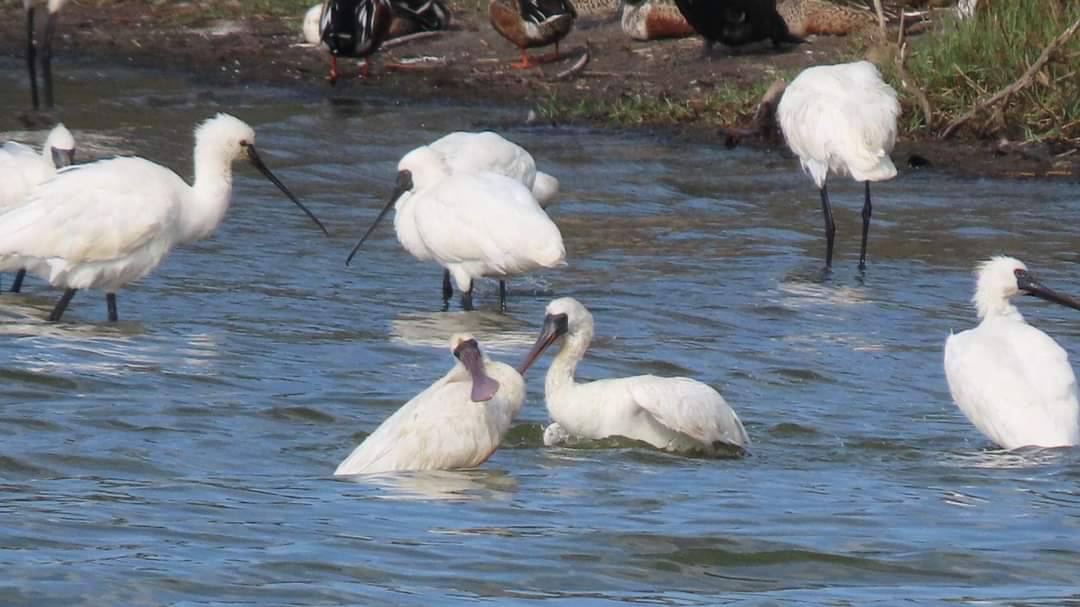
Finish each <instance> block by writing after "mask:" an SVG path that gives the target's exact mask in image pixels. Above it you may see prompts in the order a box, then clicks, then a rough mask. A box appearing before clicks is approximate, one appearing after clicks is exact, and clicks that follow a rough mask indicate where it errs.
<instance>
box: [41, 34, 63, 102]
mask: <svg viewBox="0 0 1080 607" xmlns="http://www.w3.org/2000/svg"><path fill="white" fill-rule="evenodd" d="M58 14H59V13H49V16H48V17H46V18H45V35H44V36H43V37H42V40H41V81H42V84H43V85H44V88H45V107H47V108H50V109H51V108H52V107H53V81H52V42H53V34H55V33H56V18H57V15H58Z"/></svg>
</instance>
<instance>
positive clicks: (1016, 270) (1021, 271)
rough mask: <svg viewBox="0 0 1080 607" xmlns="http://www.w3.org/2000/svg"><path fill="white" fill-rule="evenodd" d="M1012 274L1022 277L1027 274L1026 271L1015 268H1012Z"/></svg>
mask: <svg viewBox="0 0 1080 607" xmlns="http://www.w3.org/2000/svg"><path fill="white" fill-rule="evenodd" d="M1013 276H1016V277H1017V278H1024V277H1025V276H1027V271H1025V270H1022V269H1020V268H1016V269H1015V270H1013Z"/></svg>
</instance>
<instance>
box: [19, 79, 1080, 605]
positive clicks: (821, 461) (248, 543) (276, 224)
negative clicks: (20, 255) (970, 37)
mask: <svg viewBox="0 0 1080 607" xmlns="http://www.w3.org/2000/svg"><path fill="white" fill-rule="evenodd" d="M0 65H2V66H3V67H4V69H3V70H0V107H3V108H4V110H5V113H6V114H8V115H10V114H13V113H15V112H17V111H21V110H22V109H23V106H24V104H25V103H26V100H25V99H24V97H26V96H27V95H26V94H25V85H24V83H23V82H22V81H21V80H18V79H17V78H18V75H19V74H20V73H21V72H20V71H19V68H20V66H19V64H17V63H15V62H13V61H10V60H8V61H7V62H6V63H0ZM63 67H64V69H63V70H62V73H58V76H60V77H61V78H62V79H63V81H62V82H61V83H60V84H59V85H58V93H57V94H58V98H59V99H60V100H61V101H62V102H63V104H64V119H65V121H66V122H67V124H68V125H69V126H70V127H72V128H73V130H74V131H75V134H76V138H77V139H78V141H79V142H80V154H83V155H82V159H83V160H85V159H86V157H87V156H88V155H94V154H101V153H106V152H115V151H121V152H125V153H128V152H130V153H136V154H140V155H143V156H147V157H149V158H152V159H155V160H158V161H161V162H164V163H165V164H168V165H170V166H172V167H174V168H175V169H177V170H178V172H180V173H181V174H182V175H188V174H189V173H190V165H191V162H190V146H191V135H190V129H191V126H192V125H193V124H194V123H195V122H196V121H198V120H201V119H204V118H206V117H208V116H210V115H212V114H213V113H214V112H217V111H226V110H227V111H229V112H233V113H235V114H237V115H239V116H240V117H242V118H244V119H245V120H247V121H248V122H250V123H251V124H252V125H253V126H255V128H256V130H257V131H258V133H259V139H258V144H259V147H260V149H261V153H262V156H263V158H264V160H265V161H266V162H267V164H268V165H269V166H270V167H271V168H272V169H274V170H275V172H276V173H277V174H278V176H279V177H281V179H282V180H283V181H284V182H285V183H286V184H288V185H289V186H290V188H291V189H292V190H293V191H294V192H295V193H296V194H297V195H299V197H300V198H301V199H302V200H303V201H304V202H305V203H306V204H308V206H309V207H310V208H312V210H313V211H314V212H315V213H316V214H318V215H319V216H320V218H321V219H322V220H323V221H324V222H325V223H326V224H327V225H328V227H329V228H330V230H331V232H332V234H333V237H332V238H331V239H330V240H327V239H325V238H323V237H322V236H321V235H320V234H319V233H318V232H317V231H316V230H315V229H314V228H313V227H312V226H311V225H310V224H309V223H308V220H307V219H306V218H305V217H304V216H303V215H302V214H301V213H300V212H299V211H298V210H297V209H295V208H294V207H293V206H292V205H291V204H289V203H288V201H287V200H285V199H284V198H283V197H282V196H281V195H280V194H279V193H278V192H276V190H275V189H274V188H273V187H272V186H271V185H269V184H268V183H266V182H264V181H263V180H262V179H261V178H260V177H259V176H258V175H257V174H256V173H255V172H254V171H252V170H251V169H249V168H246V167H243V166H240V165H238V168H237V177H236V191H235V196H234V206H233V208H232V209H231V210H230V211H229V215H228V217H227V218H226V221H225V222H224V224H223V225H222V226H221V227H220V229H219V230H218V231H217V232H216V233H215V234H214V236H213V237H211V238H210V239H208V240H205V241H203V242H200V243H198V244H196V245H194V246H190V247H187V248H183V249H179V250H177V251H175V252H173V254H172V255H170V256H169V257H168V258H167V260H166V261H165V263H163V264H162V266H161V267H160V268H159V269H158V270H157V271H156V272H155V273H154V274H152V275H151V276H150V277H148V278H147V279H145V280H144V281H142V282H141V283H140V284H138V285H136V286H134V287H132V288H130V289H128V290H125V291H122V292H121V293H120V295H119V303H120V316H121V322H120V323H118V324H115V325H110V324H108V323H104V322H103V319H104V318H105V305H104V301H103V299H104V298H103V297H101V295H100V294H98V293H80V294H79V295H78V296H77V297H76V298H75V300H74V301H73V303H72V305H71V307H70V308H69V309H68V312H67V315H66V317H65V319H66V320H67V321H69V322H66V323H63V324H59V325H48V324H46V323H44V322H42V319H43V318H44V317H45V316H46V315H47V312H48V310H49V308H50V307H51V306H52V304H53V301H54V300H55V298H56V296H57V295H58V293H57V292H56V291H54V290H51V289H47V288H46V287H45V286H44V285H43V284H42V283H41V282H40V281H38V280H30V279H28V281H27V287H26V288H25V291H26V294H25V295H24V296H18V297H13V296H9V295H7V294H5V295H3V296H0V333H3V334H4V337H3V338H2V339H0V435H2V436H3V437H4V438H3V440H2V441H0V512H2V513H3V516H2V517H0V567H2V568H3V570H4V572H5V575H4V576H3V577H2V578H0V596H3V597H4V599H3V601H2V602H3V604H5V605H157V604H175V605H226V604H228V605H255V604H257V605H328V604H364V605H404V604H410V605H430V604H433V603H436V602H439V603H442V602H449V601H453V602H473V601H486V602H494V603H497V604H526V603H528V604H533V603H535V602H537V601H545V602H548V603H551V604H564V605H571V604H572V605H605V604H615V603H645V604H663V605H714V604H720V603H724V604H730V603H739V604H754V605H756V604H778V603H780V602H784V603H787V602H793V603H800V604H808V605H826V604H827V605H846V604H852V605H866V604H874V603H881V604H894V603H900V602H908V603H911V604H927V603H932V602H943V601H949V602H959V603H975V602H978V603H983V604H986V603H989V604H1006V603H1011V602H1014V601H1024V602H1025V604H1060V603H1061V602H1063V601H1066V600H1070V601H1080V591H1078V590H1077V585H1076V572H1077V570H1078V567H1080V545H1078V544H1077V537H1078V533H1080V492H1078V487H1080V455H1078V454H1077V452H1076V451H1074V450H1050V451H1029V452H1019V453H1003V452H999V451H994V450H991V446H990V445H989V444H988V443H987V442H986V441H985V440H984V439H983V438H982V437H981V436H980V435H979V434H978V433H977V432H976V431H975V430H974V429H973V428H972V427H971V426H970V425H969V424H968V422H967V421H966V420H965V419H964V418H963V417H962V415H961V414H960V413H959V411H958V410H957V409H956V408H955V406H954V405H953V404H952V403H951V401H950V398H949V395H948V391H947V388H946V384H945V379H944V376H943V372H942V366H941V357H942V345H943V341H944V338H945V336H946V335H948V333H949V331H953V330H961V329H964V328H967V327H969V326H971V325H972V324H973V322H974V313H973V311H972V310H971V309H970V307H969V304H968V301H967V300H968V299H969V297H970V294H971V288H972V279H971V275H970V271H971V268H972V266H973V264H974V263H975V262H976V261H977V260H979V259H981V258H984V257H986V256H988V255H990V254H994V253H1001V252H1009V253H1012V254H1015V255H1017V256H1020V257H1021V258H1022V259H1024V260H1026V261H1027V262H1028V264H1029V265H1030V266H1031V267H1032V269H1033V270H1035V271H1037V272H1038V273H1039V274H1041V276H1042V277H1043V279H1044V281H1045V282H1046V283H1047V284H1049V285H1056V286H1058V287H1060V288H1061V290H1063V291H1067V292H1069V291H1071V292H1073V293H1077V292H1080V272H1078V270H1077V268H1078V267H1080V266H1078V265H1077V262H1078V261H1080V253H1078V247H1077V237H1076V232H1075V229H1076V228H1075V226H1076V225H1078V224H1080V201H1078V194H1077V186H1076V184H1075V183H1073V184H1068V183H1062V182H1039V181H1019V180H989V179H986V180H962V179H956V178H952V177H948V176H945V175H942V174H940V173H934V172H929V173H913V172H904V173H903V174H902V175H901V176H900V178H898V179H896V180H894V181H892V182H889V183H885V184H881V185H879V186H875V189H874V192H875V195H876V197H875V199H876V200H877V201H878V203H877V204H876V205H875V216H874V220H873V226H872V232H871V236H870V267H869V269H868V270H867V272H866V274H865V276H861V275H860V274H859V273H858V271H857V269H856V262H857V256H858V231H859V221H860V219H859V209H860V208H861V190H860V189H859V188H858V187H857V186H855V185H854V184H851V183H848V182H845V181H837V182H836V184H835V186H833V187H832V188H831V190H832V193H833V199H834V204H835V206H836V214H837V221H838V224H839V226H838V237H837V259H836V261H835V268H836V270H835V273H834V274H833V275H832V276H831V277H830V278H828V279H827V280H824V281H822V280H820V276H819V269H820V267H821V265H822V257H823V254H824V235H823V230H822V227H821V214H820V209H819V206H818V198H817V193H816V191H815V190H814V188H813V186H812V184H811V182H810V180H809V179H807V178H806V177H805V176H803V175H800V174H799V171H798V170H797V166H796V164H797V163H796V161H794V160H792V159H790V158H785V157H782V156H780V155H779V154H776V153H767V152H761V151H754V150H748V149H737V150H725V149H723V148H722V146H719V145H717V146H703V145H691V144H684V143H673V142H665V141H661V140H657V139H655V138H651V137H648V136H643V135H633V134H630V135H628V134H624V133H618V132H607V131H594V130H588V129H577V128H575V129H571V128H541V127H527V128H526V127H516V128H509V129H503V130H504V131H505V133H506V134H508V135H509V136H510V137H511V138H513V139H514V140H516V141H518V142H520V143H522V144H523V145H525V146H526V147H528V148H529V149H530V150H531V151H532V152H533V154H534V155H535V156H536V157H537V158H538V161H539V162H540V164H541V165H542V168H543V169H544V170H547V171H549V172H551V173H553V174H555V175H557V176H558V177H559V178H560V179H561V180H562V183H563V196H562V203H561V204H559V205H558V206H556V207H554V208H553V209H552V211H551V214H552V216H553V218H554V220H555V221H556V223H558V225H559V226H560V228H561V229H562V232H563V235H564V238H565V240H566V243H567V250H568V260H569V265H568V266H567V267H566V268H564V269H561V270H557V271H550V272H544V273H540V274H537V275H534V276H530V277H527V278H524V279H521V280H516V281H513V282H511V283H510V288H511V294H510V310H509V312H508V313H507V314H499V313H497V311H496V309H497V306H496V295H497V289H496V288H495V283H494V282H490V281H489V282H485V283H483V284H482V285H480V287H479V290H478V293H477V304H478V306H479V308H480V311H478V312H475V313H468V314H466V313H463V312H461V311H460V306H458V305H457V304H456V303H455V304H454V305H453V306H452V308H451V311H449V312H446V313H444V312H441V311H440V308H441V297H440V294H439V274H440V273H439V270H438V268H436V267H434V266H430V265H425V264H421V263H418V262H416V261H414V260H413V259H412V258H411V257H409V256H408V255H407V254H406V253H405V252H404V251H403V250H402V249H401V248H400V246H399V245H398V244H397V242H396V240H395V239H394V235H393V230H392V228H391V227H390V226H389V223H388V224H387V225H386V226H384V227H382V228H380V230H379V231H378V232H377V233H376V235H375V236H374V237H373V240H372V241H371V242H370V246H368V245H365V249H364V250H363V252H362V253H361V255H360V257H359V263H357V262H354V265H353V266H351V267H348V268H346V267H345V266H344V258H345V255H346V254H347V253H348V251H349V248H350V247H351V246H352V244H353V243H354V241H355V239H356V238H357V237H359V235H360V234H361V233H362V231H363V230H364V229H365V228H366V227H367V225H368V224H369V222H370V221H371V220H372V219H373V218H374V216H375V213H376V212H377V210H378V208H380V207H381V203H382V200H383V197H384V196H385V195H387V194H388V193H389V191H390V189H391V187H392V180H393V178H394V169H395V164H396V160H397V158H399V157H400V156H401V155H402V154H403V153H404V152H405V151H407V150H408V149H410V148H411V147H413V146H415V145H418V144H420V143H423V142H426V141H430V140H432V139H434V138H436V137H437V136H439V135H440V134H442V133H444V132H447V131H450V130H456V129H465V128H475V127H477V125H478V124H483V125H492V124H516V123H518V122H519V121H520V120H519V119H520V118H521V117H522V116H523V115H524V114H525V111H526V109H525V108H510V109H505V108H503V109H500V108H491V107H460V106H446V105H439V104H436V103H417V102H410V103H404V102H395V101H390V100H385V99H375V98H372V99H368V98H364V97H362V96H352V97H351V98H350V99H347V100H338V101H334V100H330V99H327V98H324V97H323V96H322V95H323V94H324V92H325V91H323V90H322V89H319V88H317V87H315V90H313V92H311V93H309V94H300V93H295V92H288V91H282V90H276V89H269V88H260V87H237V88H230V89H225V90H215V89H213V88H212V87H210V86H208V85H204V84H199V83H197V82H192V81H188V80H186V79H184V78H182V77H180V76H169V77H162V76H155V75H150V74H148V73H145V72H138V71H130V70H121V69H115V68H100V67H97V66H88V65H81V66H80V65H65V66H63ZM58 72H61V70H59V69H58ZM76 84H78V86H76ZM2 124H4V125H6V127H11V126H12V125H13V124H14V122H13V121H12V120H10V119H9V120H8V121H7V122H5V123H2ZM8 135H10V133H4V134H3V138H4V139H6V138H8ZM20 135H21V134H20ZM29 135H30V137H37V138H39V139H40V138H41V137H43V133H36V132H35V133H30V134H29ZM83 152H86V153H85V154H84V153H83ZM4 280H5V284H7V281H8V280H10V277H8V276H5V277H4ZM564 295H570V296H574V297H577V298H578V299H580V300H581V301H582V302H584V303H585V304H586V305H588V306H589V307H590V309H591V310H592V312H593V313H594V315H595V317H596V320H597V339H596V340H595V343H594V345H593V347H592V349H591V350H590V353H589V356H588V358H587V360H586V361H585V363H584V364H583V365H582V367H581V369H580V375H582V376H584V377H588V378H598V377H609V376H619V375H629V374H637V373H658V374H667V375H673V374H682V375H688V376H691V377H695V378H697V379H700V380H702V381H705V382H708V383H710V384H711V385H713V386H715V387H717V388H718V389H720V390H721V391H722V392H723V393H724V395H725V396H726V397H727V398H728V400H729V402H731V403H732V404H733V406H734V407H735V408H736V410H737V411H738V412H739V415H740V416H741V417H742V419H743V421H744V422H745V424H746V426H747V430H748V431H749V433H750V436H751V438H752V440H753V446H752V454H751V456H749V457H746V458H744V459H739V460H707V459H691V458H683V457H677V456H673V455H669V454H665V453H660V452H656V451H651V450H646V449H640V448H631V447H625V448H596V449H547V448H544V447H543V446H542V445H541V444H540V427H541V426H540V424H541V423H543V422H545V421H546V414H545V411H544V407H543V397H542V382H541V381H540V378H541V373H542V372H543V370H544V368H546V362H542V363H540V364H539V367H538V369H536V370H535V371H534V373H535V375H530V382H531V385H530V394H529V399H528V402H527V404H526V407H525V409H524V412H523V415H522V419H520V420H519V422H518V423H519V426H518V427H517V428H516V429H515V431H514V432H513V433H512V435H511V437H510V438H509V439H508V441H507V445H506V446H505V447H504V448H503V449H501V450H499V451H498V452H497V453H496V454H495V455H494V456H493V457H492V459H491V460H490V461H488V462H487V463H486V464H485V465H484V466H483V467H482V468H480V469H478V470H473V471H466V472H445V473H439V474H410V475H400V476H389V477H381V478H376V479H371V480H370V481H368V482H354V481H341V480H335V479H333V478H332V476H331V473H332V472H333V469H334V467H335V466H336V465H337V463H338V462H339V461H340V460H341V459H342V458H344V457H345V455H347V454H348V452H349V451H350V450H351V449H352V447H353V446H354V445H355V444H356V443H357V442H359V440H361V439H362V438H363V436H364V435H365V433H366V432H369V431H370V430H372V429H373V428H374V427H375V426H376V425H377V424H378V423H379V422H380V421H381V420H382V419H383V418H385V417H386V416H387V415H389V414H390V413H391V412H392V411H393V410H394V409H395V408H396V407H397V406H398V405H400V404H401V403H403V402H404V401H406V400H408V399H409V398H410V397H411V396H413V395H414V394H415V393H416V392H417V391H419V390H420V389H421V388H423V387H424V386H426V385H427V384H429V383H430V382H431V381H433V380H434V379H436V378H438V377H440V376H441V375H442V374H443V373H444V372H445V371H446V369H448V368H449V366H450V365H451V362H452V361H451V358H450V356H449V353H448V352H447V349H446V346H445V339H446V337H447V336H449V335H450V334H451V333H453V332H455V331H459V330H469V331H472V332H473V333H475V334H476V335H477V337H478V338H479V339H480V342H481V344H482V345H483V346H484V347H485V349H486V350H487V351H488V352H490V353H491V354H492V355H493V356H494V357H495V358H498V359H502V360H506V361H509V362H512V363H513V362H517V361H518V360H520V357H521V356H522V355H523V354H524V352H525V350H526V349H527V348H528V346H529V345H530V344H531V342H532V340H533V339H534V336H535V334H536V332H537V331H538V329H539V325H540V322H541V320H542V316H543V307H544V305H545V304H546V303H547V301H549V300H550V299H551V298H553V297H556V296H564ZM1023 310H1024V312H1025V313H1026V314H1027V317H1028V319H1029V320H1031V321H1032V322H1033V323H1035V324H1037V325H1038V326H1039V327H1041V328H1043V329H1045V330H1046V331H1047V332H1049V333H1050V334H1052V335H1053V336H1055V337H1056V338H1057V339H1058V341H1059V342H1060V343H1061V344H1062V345H1063V346H1064V347H1065V348H1066V349H1068V350H1070V351H1071V352H1073V353H1074V354H1075V353H1076V352H1077V350H1078V349H1080V323H1078V322H1077V317H1076V315H1075V313H1074V312H1071V311H1069V310H1067V309H1064V308H1059V307H1056V306H1051V305H1049V304H1045V303H1041V302H1030V301H1025V302H1024V304H1023ZM608 446H609V447H610V445H608Z"/></svg>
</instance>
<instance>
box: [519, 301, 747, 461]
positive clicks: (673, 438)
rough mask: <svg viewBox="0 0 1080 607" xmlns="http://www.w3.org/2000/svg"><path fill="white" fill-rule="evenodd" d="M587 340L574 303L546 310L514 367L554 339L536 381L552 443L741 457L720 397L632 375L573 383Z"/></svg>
mask: <svg viewBox="0 0 1080 607" xmlns="http://www.w3.org/2000/svg"><path fill="white" fill-rule="evenodd" d="M592 337H593V318H592V314H590V313H589V311H588V310H586V309H585V306H583V305H581V303H579V302H578V301H577V300H576V299H573V298H570V297H564V298H561V299H556V300H554V301H552V302H551V303H549V304H548V306H547V310H546V316H545V317H544V328H543V331H542V332H541V334H540V337H539V338H538V339H537V340H536V345H534V346H533V348H532V350H531V351H530V352H529V354H528V355H527V356H526V357H525V360H524V361H523V362H522V364H521V366H520V367H519V369H518V370H519V371H520V372H521V374H522V375H524V374H525V372H526V371H527V370H528V369H529V367H530V366H531V365H532V364H533V362H534V361H535V360H536V359H537V358H538V357H539V356H540V354H542V353H543V351H544V350H545V349H546V348H547V347H548V346H550V345H551V344H553V343H555V342H556V341H558V340H560V339H562V340H563V344H562V348H561V350H560V351H559V354H558V355H557V356H556V357H555V360H553V361H552V363H551V367H550V368H549V369H548V372H547V377H546V378H545V380H544V399H545V401H546V402H547V409H548V413H549V414H550V415H551V419H552V421H553V422H554V423H553V424H552V425H551V426H548V428H547V429H546V430H545V431H544V442H545V443H546V444H549V445H550V444H552V443H553V442H559V441H561V440H562V439H565V438H567V437H569V436H573V437H579V438H588V439H601V438H606V437H609V436H623V437H626V438H630V439H634V440H639V441H643V442H646V443H649V444H650V445H653V446H654V447H657V448H660V449H667V450H671V451H703V452H705V453H710V454H718V453H730V452H731V451H732V450H738V451H742V450H745V449H746V447H747V445H749V443H750V439H749V437H748V436H747V435H746V429H744V428H743V425H742V422H740V421H739V416H738V415H736V414H735V411H734V410H732V408H731V407H730V406H728V404H727V402H726V401H724V397H722V396H720V393H719V392H717V391H716V390H714V389H713V388H711V387H709V386H708V385H706V384H703V383H701V382H699V381H696V380H693V379H689V378H686V377H657V376H655V375H639V376H636V377H622V378H618V379H602V380H599V381H594V382H589V383H584V384H580V383H577V382H576V381H574V371H575V369H576V368H577V364H578V363H579V362H580V361H581V359H582V357H583V356H584V355H585V351H586V350H587V349H588V347H589V342H591V341H592Z"/></svg>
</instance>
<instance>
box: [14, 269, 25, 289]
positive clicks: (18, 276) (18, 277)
mask: <svg viewBox="0 0 1080 607" xmlns="http://www.w3.org/2000/svg"><path fill="white" fill-rule="evenodd" d="M24 278H26V268H23V269H21V270H19V271H18V272H16V273H15V282H13V283H11V292H12V293H18V292H19V291H22V281H23V279H24Z"/></svg>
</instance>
